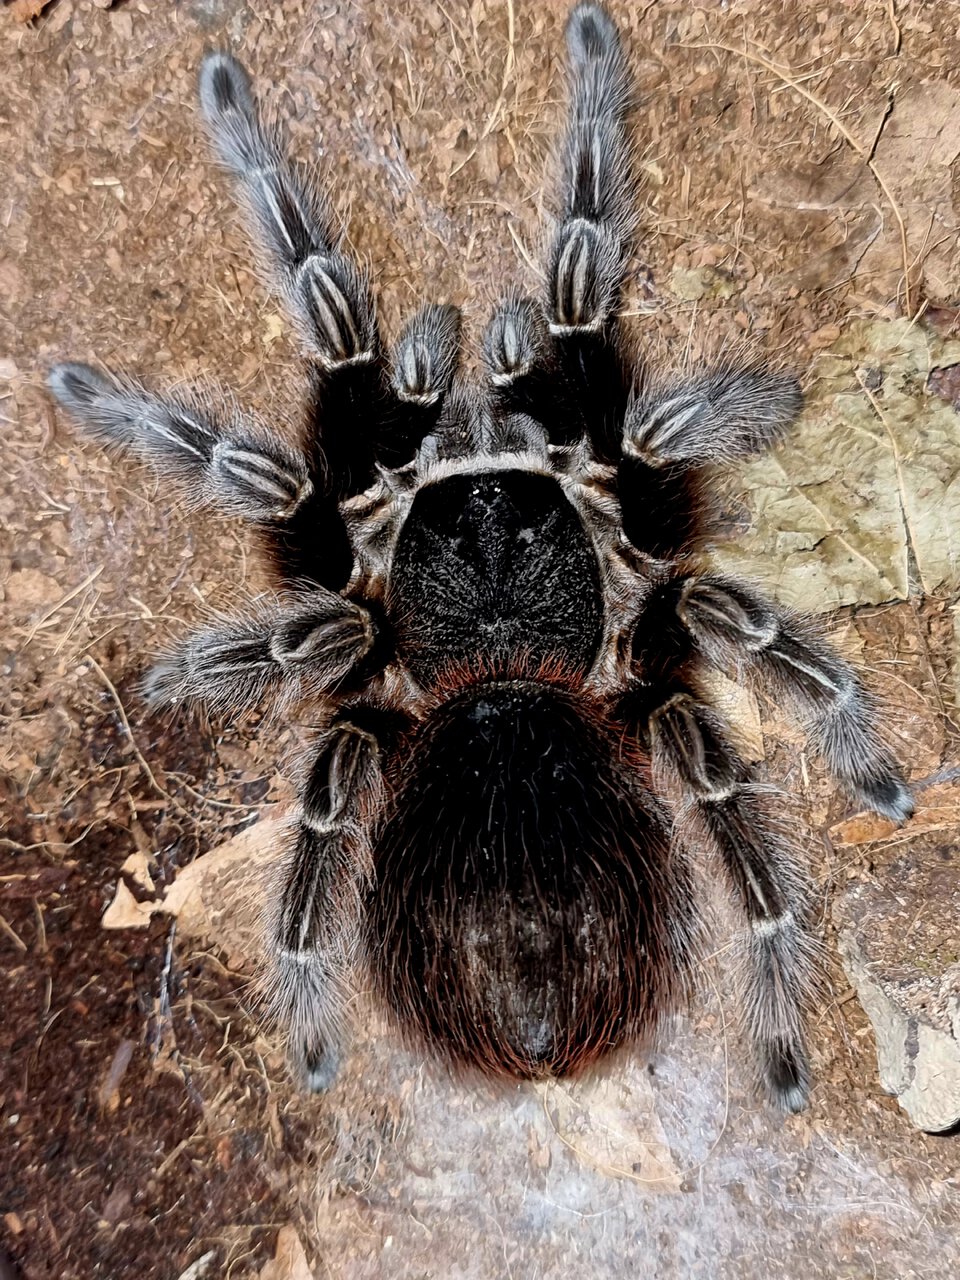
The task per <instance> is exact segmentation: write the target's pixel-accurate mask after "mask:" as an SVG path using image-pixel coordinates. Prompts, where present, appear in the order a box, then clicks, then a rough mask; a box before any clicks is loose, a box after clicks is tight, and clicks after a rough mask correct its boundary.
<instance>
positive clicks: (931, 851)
mask: <svg viewBox="0 0 960 1280" xmlns="http://www.w3.org/2000/svg"><path fill="white" fill-rule="evenodd" d="M948 834H949V833H948ZM871 860H872V862H873V868H872V875H871V876H870V877H869V878H868V879H864V880H860V881H855V882H854V883H852V884H851V885H849V886H848V887H847V889H846V890H845V891H844V892H843V893H842V894H841V896H840V897H839V899H838V900H837V902H836V904H835V906H834V917H835V919H836V922H837V924H838V926H839V945H840V954H841V957H842V960H843V967H844V969H845V971H846V974H847V976H848V977H849V979H850V982H851V983H852V985H853V986H854V988H855V989H856V992H857V995H858V997H859V999H860V1003H861V1004H862V1005H863V1008H864V1010H865V1012H866V1014H867V1016H868V1017H869V1019H870V1021H871V1023H872V1024H873V1029H874V1033H875V1035H876V1038H877V1059H878V1066H879V1073H880V1083H881V1084H882V1086H883V1088H884V1089H885V1090H886V1091H887V1092H888V1093H891V1094H893V1096H894V1097H895V1098H896V1099H897V1101H898V1102H899V1103H900V1106H901V1107H903V1109H904V1111H906V1112H907V1114H908V1115H909V1117H910V1119H911V1121H912V1122H913V1124H914V1125H916V1127H917V1128H918V1129H922V1130H924V1131H925V1132H927V1133H942V1132H944V1131H945V1130H947V1129H952V1128H953V1127H954V1126H955V1125H956V1124H958V1123H960V957H958V954H957V934H956V921H957V919H958V916H960V874H958V867H957V862H956V858H955V854H954V849H953V845H952V841H951V842H950V843H946V842H945V841H944V839H943V835H942V833H941V834H935V833H933V832H931V833H927V834H926V835H925V836H923V837H920V838H919V839H917V840H915V841H913V842H911V843H910V845H909V847H908V851H905V848H904V846H903V845H902V844H901V845H896V846H893V847H891V848H890V849H887V850H884V849H883V848H882V846H881V847H880V848H879V849H877V850H876V851H874V850H871Z"/></svg>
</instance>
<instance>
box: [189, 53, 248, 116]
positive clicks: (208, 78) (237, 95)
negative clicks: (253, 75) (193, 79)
mask: <svg viewBox="0 0 960 1280" xmlns="http://www.w3.org/2000/svg"><path fill="white" fill-rule="evenodd" d="M200 109H201V110H202V112H203V114H204V116H205V117H206V118H207V120H210V121H216V120H219V119H220V118H221V117H222V116H224V115H226V114H227V113H228V112H231V111H237V112H239V113H240V114H241V115H249V114H251V113H252V111H253V110H254V102H253V88H252V84H251V81H250V76H249V75H248V74H247V71H246V69H245V68H244V66H243V65H242V63H240V62H238V60H237V59H236V58H235V57H234V56H233V54H232V53H226V52H223V51H222V50H217V51H215V52H213V53H208V54H207V55H206V57H205V58H204V60H203V62H202V63H201V64H200Z"/></svg>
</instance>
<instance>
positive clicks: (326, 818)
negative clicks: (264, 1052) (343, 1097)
mask: <svg viewBox="0 0 960 1280" xmlns="http://www.w3.org/2000/svg"><path fill="white" fill-rule="evenodd" d="M380 783H381V778H380V768H379V759H378V751H377V746H376V742H375V740H374V738H373V736H372V735H371V734H369V733H366V732H365V731H363V730H360V729H358V728H356V727H355V726H353V725H351V724H349V723H343V724H339V725H336V726H334V728H333V729H331V730H330V732H329V733H328V734H327V735H326V736H325V737H324V739H323V742H322V743H321V747H320V752H319V755H318V757H317V760H316V762H315V764H314V766H313V768H312V770H311V773H310V776H309V778H308V779H307V782H306V784H305V786H304V788H303V791H302V795H301V804H302V810H301V817H300V822H299V827H298V831H297V835H296V840H295V842H294V844H293V847H292V849H291V851H290V854H289V855H288V857H287V858H286V859H285V860H284V862H283V864H282V866H281V867H280V868H279V872H278V875H277V880H276V885H275V892H274V895H273V898H272V906H271V908H270V914H269V919H268V936H269V940H270V950H271V954H272V961H271V965H270V968H269V970H268V973H267V980H266V984H265V994H266V998H267V1001H268V1003H269V1006H270V1008H271V1010H272V1012H273V1014H274V1016H275V1018H276V1019H277V1020H278V1022H279V1023H280V1024H281V1025H282V1026H283V1027H284V1028H285V1029H286V1033H287V1044H288V1054H289V1057H290V1061H291V1065H292V1067H293V1070H294V1073H295V1075H296V1076H297V1078H298V1079H299V1080H300V1082H301V1083H302V1084H303V1085H305V1086H306V1087H308V1088H311V1089H314V1090H320V1089H324V1088H326V1087H327V1086H328V1085H329V1083H330V1081H331V1079H332V1076H333V1073H334V1072H335V1069H336V1063H337V1059H338V1056H339V1055H338V1051H339V1045H340V1043H341V1040H342V1037H343V1031H344V1024H345V1022H346V1014H345V1009H346V1006H347V1004H348V1001H349V988H350V970H351V962H352V960H353V956H354V952H355V948H356V945H357V941H358V938H359V920H360V911H361V899H362V893H363V887H364V885H365V884H366V882H367V880H368V878H369V875H370V855H369V850H368V848H367V847H366V844H365V841H364V837H363V834H362V824H361V823H360V822H359V821H358V819H359V817H360V814H361V812H362V810H363V809H364V807H365V806H367V805H371V804H375V803H376V800H377V793H378V790H379V787H380Z"/></svg>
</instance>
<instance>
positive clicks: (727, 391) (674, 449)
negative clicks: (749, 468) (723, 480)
mask: <svg viewBox="0 0 960 1280" xmlns="http://www.w3.org/2000/svg"><path fill="white" fill-rule="evenodd" d="M801 405H802V396H801V394H800V387H799V385H798V383H797V381H796V379H795V378H792V377H790V376H789V375H786V374H778V373H771V372H770V371H769V370H765V369H762V368H755V367H753V368H751V367H747V368H737V367H736V366H733V365H722V366H720V367H719V368H717V369H715V370H714V371H712V372H711V373H708V374H705V375H704V376H702V377H699V378H691V379H690V380H689V381H688V382H684V383H681V384H679V385H677V386H674V387H663V388H648V389H644V390H643V391H642V392H641V393H640V394H639V395H637V396H635V397H634V399H633V400H632V401H631V404H630V406H629V408H628V410H627V416H626V420H625V422H624V429H623V449H624V453H626V454H628V455H630V456H632V457H637V458H641V459H642V460H643V461H644V462H647V463H648V464H650V465H651V466H666V465H668V464H672V463H686V464H688V465H690V466H698V465H702V464H705V463H712V462H728V461H731V460H733V459H735V458H744V457H747V456H749V455H750V454H754V453H760V452H762V451H763V450H764V449H768V448H770V447H771V446H772V445H774V444H776V443H777V441H779V440H781V439H782V438H783V437H784V435H785V434H786V432H787V430H788V429H789V427H790V425H791V423H792V422H793V421H794V419H795V418H796V416H797V414H798V413H799V412H800V408H801Z"/></svg>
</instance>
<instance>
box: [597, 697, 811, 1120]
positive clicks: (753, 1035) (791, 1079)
mask: <svg viewBox="0 0 960 1280" xmlns="http://www.w3.org/2000/svg"><path fill="white" fill-rule="evenodd" d="M675 683H676V682H675ZM628 706H629V695H628V697H627V699H626V700H625V706H624V708H622V710H626V708H627V707H628ZM637 710H639V711H640V714H641V716H644V715H645V716H646V723H645V726H644V724H643V722H642V721H641V725H640V732H641V734H643V736H645V737H646V739H647V740H648V741H649V744H650V753H651V761H652V765H653V776H654V781H655V785H656V786H657V788H658V790H660V791H661V793H662V794H665V795H667V796H669V797H672V798H673V799H674V800H675V802H676V805H677V813H678V818H677V824H676V834H677V837H678V838H679V839H680V840H681V841H682V843H683V844H684V845H685V846H686V847H687V848H693V849H695V848H698V847H700V848H703V847H706V848H710V849H712V850H713V851H714V852H715V853H716V855H717V856H718V857H719V859H720V861H721V864H722V866H723V868H724V870H725V872H726V874H727V878H728V880H729V882H730V884H731V886H732V888H733V891H734V893H735V895H736V898H737V901H738V902H739V904H740V907H741V909H742V911H743V913H744V914H745V916H746V918H747V921H748V925H749V933H748V937H747V942H746V947H745V953H744V956H743V959H744V962H745V963H744V965H743V970H742V975H741V985H742V1004H743V1008H744V1014H745V1018H746V1024H747V1030H748V1033H749V1035H750V1039H751V1042H752V1044H753V1047H754V1050H755V1054H756V1060H757V1062H758V1064H759V1067H760V1073H761V1079H762V1084H763V1087H764V1089H765V1091H766V1093H767V1095H768V1096H769V1098H770V1099H771V1101H772V1102H773V1103H774V1104H775V1105H776V1106H778V1107H780V1108H781V1109H782V1110H784V1111H799V1110H801V1109H802V1107H803V1106H804V1105H805V1103H806V1100H807V1095H808V1092H809V1087H810V1068H809V1063H808V1058H807V1050H806V1045H805V1037H804V1028H803V1021H804V1018H803V1010H804V1007H805V1006H806V1005H807V1004H808V1003H809V1001H810V997H811V993H812V989H813V984H814V963H813V959H814V956H815V952H816V947H815V944H814V941H813V939H812V937H811V936H810V934H809V933H808V932H807V929H806V926H805V921H804V910H803V904H804V901H805V899H806V898H807V896H808V886H807V883H806V878H805V877H804V875H803V873H802V872H801V870H800V867H799V865H798V863H797V861H796V858H795V856H794V854H793V851H792V850H791V848H790V845H789V843H788V841H787V840H786V838H785V835H784V832H783V829H782V827H781V826H780V825H778V823H777V821H776V819H775V816H774V815H775V796H774V795H772V794H771V793H770V792H769V791H768V790H764V789H762V788H760V787H759V786H757V785H756V783H755V781H754V780H753V779H752V777H751V773H750V770H749V767H748V766H747V765H746V763H745V762H744V761H743V760H742V759H741V758H740V756H739V755H738V753H737V752H736V751H735V749H734V748H733V747H732V746H731V744H730V743H729V741H728V740H727V737H726V734H725V732H724V727H723V723H722V721H721V720H720V718H719V717H718V716H717V715H716V714H715V713H713V712H712V711H711V710H710V709H709V708H707V707H706V706H705V705H704V704H703V703H701V702H700V701H699V700H698V699H697V698H696V697H695V696H694V695H693V694H691V693H690V692H687V691H686V690H680V691H678V692H674V693H672V694H671V695H670V696H669V697H668V698H667V699H666V700H665V701H663V702H659V703H658V704H657V705H654V706H653V707H652V709H650V708H648V707H643V706H641V707H640V708H636V707H634V708H631V710H630V711H628V712H627V714H628V715H630V717H631V718H633V716H635V715H636V713H637Z"/></svg>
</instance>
